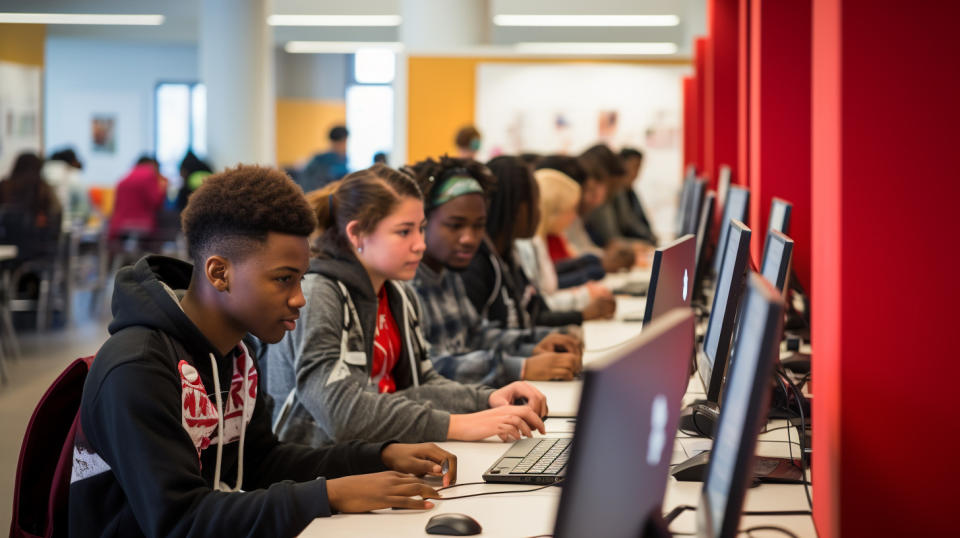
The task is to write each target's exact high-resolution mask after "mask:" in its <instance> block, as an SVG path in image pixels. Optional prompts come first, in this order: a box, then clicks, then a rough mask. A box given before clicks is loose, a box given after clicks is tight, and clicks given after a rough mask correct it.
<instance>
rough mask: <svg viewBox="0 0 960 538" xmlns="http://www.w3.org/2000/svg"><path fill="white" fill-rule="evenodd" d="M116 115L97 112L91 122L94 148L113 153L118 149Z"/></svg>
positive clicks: (98, 150) (101, 151) (91, 136)
mask: <svg viewBox="0 0 960 538" xmlns="http://www.w3.org/2000/svg"><path fill="white" fill-rule="evenodd" d="M116 126H117V123H116V117H115V116H113V115H108V114H95V115H94V116H93V120H92V121H91V122H90V140H91V142H92V149H93V151H95V152H98V153H113V152H115V151H116V149H117V140H116Z"/></svg>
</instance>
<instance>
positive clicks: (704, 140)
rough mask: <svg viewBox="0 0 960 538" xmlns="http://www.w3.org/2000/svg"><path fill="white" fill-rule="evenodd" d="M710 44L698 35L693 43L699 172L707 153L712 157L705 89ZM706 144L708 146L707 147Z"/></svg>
mask: <svg viewBox="0 0 960 538" xmlns="http://www.w3.org/2000/svg"><path fill="white" fill-rule="evenodd" d="M709 46H710V43H709V39H707V38H706V37H698V38H697V41H696V43H695V53H694V62H693V63H694V69H695V71H696V72H695V83H696V85H697V118H699V119H698V120H697V172H698V173H699V174H706V173H707V168H706V167H707V159H708V157H707V155H708V154H710V155H711V158H712V154H713V149H712V144H711V142H712V138H711V137H709V136H707V133H709V132H710V130H711V125H712V124H713V118H712V116H711V113H710V110H711V109H710V108H709V107H710V104H709V101H710V100H709V99H708V97H709V96H708V89H707V54H708V52H709V49H708V47H709ZM708 146H710V147H709V148H708Z"/></svg>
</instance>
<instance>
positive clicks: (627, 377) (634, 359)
mask: <svg viewBox="0 0 960 538" xmlns="http://www.w3.org/2000/svg"><path fill="white" fill-rule="evenodd" d="M693 328H694V318H693V313H692V311H691V310H690V309H689V308H677V309H674V310H672V311H670V312H666V313H665V314H664V315H663V316H661V317H659V318H657V320H656V321H654V322H653V323H651V324H650V326H649V327H645V328H644V330H643V332H642V333H640V336H638V337H637V339H636V342H635V343H634V344H632V345H631V346H630V348H629V349H628V350H627V351H626V352H625V353H623V354H621V355H619V356H615V357H611V358H610V359H609V360H606V361H603V362H601V363H599V364H598V363H596V362H595V363H594V364H591V365H590V366H589V367H588V368H586V369H585V370H584V375H583V392H582V395H581V397H580V406H579V410H578V411H577V429H576V433H575V434H574V438H573V444H572V447H571V454H570V460H569V462H568V466H567V475H566V479H565V480H564V485H563V492H562V493H561V495H560V506H559V508H558V510H557V519H556V525H555V529H554V535H555V536H558V537H565V536H605V537H606V536H611V537H617V536H623V537H630V538H634V537H637V536H649V533H647V532H645V530H646V528H647V525H648V524H653V525H654V526H655V525H656V522H657V520H660V519H661V518H662V516H661V511H662V509H663V507H662V505H663V495H664V492H665V490H666V486H667V472H668V468H669V465H670V459H671V456H672V454H673V443H674V438H675V437H676V435H677V421H678V419H679V415H680V402H681V400H682V398H683V394H684V392H685V390H686V384H687V383H686V379H687V360H688V358H689V357H690V353H691V352H692V351H693ZM601 492H602V494H601Z"/></svg>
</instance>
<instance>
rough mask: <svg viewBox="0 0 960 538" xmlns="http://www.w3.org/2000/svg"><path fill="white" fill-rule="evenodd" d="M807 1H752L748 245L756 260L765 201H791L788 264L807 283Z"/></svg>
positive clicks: (767, 210)
mask: <svg viewBox="0 0 960 538" xmlns="http://www.w3.org/2000/svg"><path fill="white" fill-rule="evenodd" d="M810 17H811V3H810V0H791V1H790V2H783V1H782V0H752V2H751V3H750V34H749V36H750V45H749V46H750V71H749V78H750V95H749V104H750V121H749V126H750V127H749V133H748V139H749V143H750V158H749V163H750V174H749V176H750V181H749V186H750V222H749V225H750V227H751V228H753V230H754V233H753V234H752V241H751V247H752V248H751V251H752V253H753V257H754V260H756V261H757V262H759V261H760V255H761V250H762V249H763V243H764V238H765V234H766V227H767V219H768V218H769V214H770V201H771V200H772V199H773V197H774V196H777V197H780V198H783V199H786V200H788V201H790V202H792V203H793V211H792V213H791V225H790V234H789V235H790V237H792V238H793V240H794V253H793V268H794V270H795V272H796V275H797V279H798V280H799V281H800V284H801V285H802V286H803V287H804V288H805V289H806V288H808V287H809V285H810V251H811V248H810V247H811V234H810V54H811V53H810V43H811V37H810V29H811V25H810V24H811V23H810Z"/></svg>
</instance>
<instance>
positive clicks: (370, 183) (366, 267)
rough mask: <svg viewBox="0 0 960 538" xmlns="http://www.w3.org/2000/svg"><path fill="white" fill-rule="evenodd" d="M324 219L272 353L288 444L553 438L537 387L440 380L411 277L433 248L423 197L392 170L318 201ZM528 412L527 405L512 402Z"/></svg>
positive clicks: (345, 184)
mask: <svg viewBox="0 0 960 538" xmlns="http://www.w3.org/2000/svg"><path fill="white" fill-rule="evenodd" d="M308 198H309V200H310V202H311V205H312V206H313V208H314V210H315V211H316V214H317V217H318V222H319V230H318V231H319V232H320V234H319V237H318V239H317V242H316V245H315V249H314V250H315V257H314V258H313V259H312V260H311V264H310V271H309V273H308V274H307V275H306V276H305V278H304V282H303V292H304V295H305V296H306V300H307V304H306V306H305V307H304V308H303V309H302V310H301V322H300V323H299V324H298V325H297V327H296V329H295V330H293V331H292V332H290V333H288V334H287V335H286V337H285V338H284V339H283V340H282V341H281V342H280V343H279V344H276V345H272V346H270V347H268V349H267V356H268V359H267V360H268V364H269V368H267V375H268V382H267V387H268V391H269V392H270V394H271V396H273V398H274V400H276V407H275V411H274V429H275V430H276V432H277V435H278V436H279V437H280V439H282V440H285V441H295V442H300V443H307V444H311V445H315V446H317V445H322V444H328V443H332V442H340V441H344V440H347V439H363V440H369V441H373V440H390V439H394V440H399V441H402V442H407V441H414V440H416V441H427V440H431V441H445V440H460V441H474V440H480V439H485V438H487V437H491V436H498V437H500V439H501V440H503V441H513V440H517V439H519V438H520V437H522V436H525V435H526V436H530V435H532V431H533V430H538V431H540V432H541V433H543V431H544V430H543V421H542V417H543V416H546V412H547V406H546V399H545V398H544V396H543V394H542V393H540V391H538V390H537V389H536V388H534V387H533V386H532V385H530V384H528V383H525V382H514V383H511V384H509V385H507V386H505V387H503V388H501V389H498V390H494V389H492V388H490V387H486V386H483V385H466V384H462V383H458V382H456V381H451V380H449V379H447V378H445V377H443V376H441V375H440V374H438V373H437V372H436V371H435V370H434V369H433V367H432V365H431V362H430V360H429V358H428V344H427V343H426V341H425V340H424V338H423V336H422V334H421V331H420V317H421V316H420V305H419V301H418V299H417V296H416V294H415V293H414V292H413V290H412V288H411V287H410V286H409V284H407V283H406V282H404V281H406V280H410V279H411V278H413V276H414V274H415V273H416V270H417V266H418V265H419V263H420V259H421V258H422V257H423V252H424V250H425V249H426V245H425V243H424V235H423V229H424V226H425V218H424V212H423V198H422V194H421V190H420V188H419V187H418V185H417V184H416V181H415V180H414V179H413V178H412V177H410V176H409V175H407V174H405V173H403V172H399V171H396V170H393V169H391V168H389V167H387V166H384V165H375V166H373V167H372V168H369V169H367V170H362V171H359V172H355V173H353V174H351V175H349V176H347V177H346V178H344V179H343V180H342V181H340V182H337V183H334V184H331V185H330V186H329V187H327V188H325V189H323V190H321V191H317V192H314V193H311V194H310V195H309V196H308ZM514 404H519V405H514Z"/></svg>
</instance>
